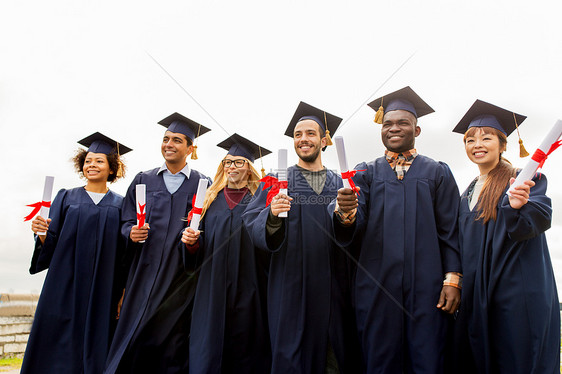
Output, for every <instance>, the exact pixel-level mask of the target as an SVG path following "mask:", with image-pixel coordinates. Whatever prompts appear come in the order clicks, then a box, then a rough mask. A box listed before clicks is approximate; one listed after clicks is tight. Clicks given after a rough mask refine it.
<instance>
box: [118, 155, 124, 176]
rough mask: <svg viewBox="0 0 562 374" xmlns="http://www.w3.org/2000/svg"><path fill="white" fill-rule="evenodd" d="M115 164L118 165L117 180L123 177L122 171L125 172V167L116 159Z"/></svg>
mask: <svg viewBox="0 0 562 374" xmlns="http://www.w3.org/2000/svg"><path fill="white" fill-rule="evenodd" d="M117 163H118V164H119V166H118V167H117V175H116V176H117V178H123V176H124V175H125V173H124V170H125V165H123V161H121V158H119V159H117Z"/></svg>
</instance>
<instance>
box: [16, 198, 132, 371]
mask: <svg viewBox="0 0 562 374" xmlns="http://www.w3.org/2000/svg"><path fill="white" fill-rule="evenodd" d="M122 201H123V197H122V196H120V195H118V194H116V193H114V192H112V191H109V192H108V193H107V194H106V195H105V196H104V197H103V199H102V200H101V201H100V202H99V203H98V204H97V205H96V204H94V202H93V201H92V199H91V198H90V196H89V195H88V193H87V192H86V190H85V189H84V188H83V187H78V188H74V189H70V190H64V189H63V190H60V191H59V192H58V194H57V196H56V197H55V199H54V200H53V203H52V206H51V210H50V218H51V223H50V225H49V230H48V231H47V237H46V239H45V243H43V244H41V241H40V240H39V238H37V239H36V243H35V250H34V253H33V258H32V260H31V267H30V269H29V272H30V273H31V274H35V273H38V272H40V271H43V270H45V269H49V271H48V273H47V276H46V278H45V283H44V284H43V290H42V291H41V296H40V298H39V302H38V304H37V310H36V312H35V319H34V321H33V326H32V328H31V333H30V335H29V340H28V343H27V348H26V351H25V357H24V360H23V365H22V369H21V372H22V373H47V374H48V373H53V374H60V373H86V374H87V373H101V372H102V370H103V363H104V362H105V358H106V355H107V351H108V349H109V344H110V339H111V332H112V327H114V326H113V321H114V320H115V315H116V313H117V307H116V305H117V300H118V297H119V296H120V295H119V292H118V289H119V286H121V287H122V284H119V283H120V282H119V274H116V269H118V268H119V260H120V256H121V255H122V250H121V248H122V246H119V245H118V243H119V241H120V235H119V220H120V212H121V203H122Z"/></svg>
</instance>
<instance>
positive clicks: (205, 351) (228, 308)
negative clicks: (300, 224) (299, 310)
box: [184, 190, 271, 374]
mask: <svg viewBox="0 0 562 374" xmlns="http://www.w3.org/2000/svg"><path fill="white" fill-rule="evenodd" d="M251 198H252V194H251V193H250V192H249V191H248V192H247V193H246V195H245V196H244V198H243V199H242V201H240V203H238V205H236V206H235V207H234V208H233V209H232V210H231V209H230V208H229V206H228V203H227V201H226V196H225V194H224V190H223V191H221V192H219V194H218V195H217V197H216V199H215V201H213V203H212V204H211V205H210V206H209V208H208V210H207V211H206V212H205V216H204V217H203V221H202V222H201V226H200V227H201V231H202V233H201V238H200V246H199V250H198V251H199V255H201V257H202V260H203V262H202V266H201V268H200V273H199V280H198V284H197V292H196V295H195V302H194V306H193V319H192V322H191V338H190V347H189V356H190V363H189V372H190V373H192V374H193V373H198V374H199V373H201V374H213V373H217V374H220V373H255V374H262V373H269V369H270V366H271V353H270V346H269V334H268V330H267V313H266V304H265V300H266V287H267V273H266V272H267V271H268V268H269V258H270V254H269V252H266V251H262V250H259V249H257V248H255V247H254V245H253V244H252V241H251V239H250V236H249V234H248V231H247V230H246V227H245V226H244V224H243V223H242V213H244V210H245V208H246V206H247V205H248V203H249V202H250V200H251ZM184 250H185V245H184Z"/></svg>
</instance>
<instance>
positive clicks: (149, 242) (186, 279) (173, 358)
mask: <svg viewBox="0 0 562 374" xmlns="http://www.w3.org/2000/svg"><path fill="white" fill-rule="evenodd" d="M158 170H159V169H158V168H156V169H153V170H150V171H146V172H141V173H139V174H137V175H136V176H135V178H134V180H133V182H132V183H131V186H130V187H129V189H128V191H127V194H126V196H125V199H124V202H123V210H122V212H123V218H122V226H121V234H122V235H123V237H125V238H127V240H128V246H127V255H128V256H129V257H130V258H132V261H131V265H130V270H129V276H128V279H127V284H126V288H125V297H124V300H123V307H122V309H121V316H120V318H119V323H118V324H117V328H116V331H115V336H114V340H113V343H112V345H111V348H110V351H109V355H108V359H107V364H106V366H107V367H106V370H105V372H106V373H115V372H118V373H176V372H185V371H186V370H187V365H188V341H189V339H188V338H189V326H190V318H191V307H192V301H193V296H194V293H195V286H196V278H195V277H193V276H191V275H192V274H190V273H188V272H186V270H185V268H184V265H183V260H182V254H181V253H180V251H179V249H178V244H177V243H178V241H179V239H180V235H181V231H182V230H183V229H184V228H185V222H184V221H183V220H182V218H183V219H185V217H186V216H187V214H188V212H189V211H190V210H191V203H192V199H193V195H194V194H195V193H196V192H197V185H198V183H199V179H200V178H206V177H205V176H204V175H202V174H201V173H199V172H197V171H195V170H193V169H192V170H191V174H190V176H189V178H186V179H185V180H184V181H183V183H182V184H181V186H180V187H179V188H178V190H177V191H176V192H174V193H173V194H170V193H169V192H168V190H167V189H166V185H165V183H164V179H163V177H162V173H160V174H158V173H157V172H158ZM137 184H146V222H147V223H148V224H149V225H150V230H149V232H148V239H146V242H145V243H133V242H132V241H131V240H130V239H129V233H130V231H131V227H132V226H134V225H136V224H137V216H136V205H135V204H136V199H135V196H136V195H135V186H136V185H137Z"/></svg>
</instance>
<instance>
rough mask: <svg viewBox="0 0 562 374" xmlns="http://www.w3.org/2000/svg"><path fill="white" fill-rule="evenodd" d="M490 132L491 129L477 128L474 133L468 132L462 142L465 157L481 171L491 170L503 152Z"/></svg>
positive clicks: (497, 139) (495, 137)
mask: <svg viewBox="0 0 562 374" xmlns="http://www.w3.org/2000/svg"><path fill="white" fill-rule="evenodd" d="M488 129H489V130H488ZM490 130H493V129H491V128H486V127H479V128H477V129H476V131H470V133H468V135H469V136H466V137H465V140H464V147H465V150H466V155H467V156H468V158H469V159H470V161H472V162H474V163H475V164H477V165H478V167H479V168H480V169H482V170H492V169H493V168H494V167H495V166H496V165H497V163H498V162H499V161H500V155H501V153H502V152H503V151H504V150H505V149H503V148H504V146H502V145H501V144H500V139H499V138H498V136H497V135H496V134H495V133H494V132H493V131H490Z"/></svg>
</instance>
